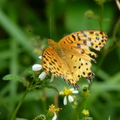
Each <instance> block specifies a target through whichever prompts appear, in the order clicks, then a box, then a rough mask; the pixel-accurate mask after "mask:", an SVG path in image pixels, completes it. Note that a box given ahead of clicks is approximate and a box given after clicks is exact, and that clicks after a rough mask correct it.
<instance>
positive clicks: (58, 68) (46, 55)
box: [42, 47, 78, 88]
mask: <svg viewBox="0 0 120 120" xmlns="http://www.w3.org/2000/svg"><path fill="white" fill-rule="evenodd" d="M58 52H59V53H60V52H61V51H60V49H57V50H56V49H54V47H48V48H47V49H45V51H44V52H43V55H42V67H43V69H44V71H45V72H46V73H47V74H49V73H52V74H53V75H54V77H57V76H60V77H62V78H64V79H65V81H66V82H67V83H68V84H71V82H70V81H71V80H72V79H73V76H72V74H71V71H70V66H69V65H68V64H67V62H66V57H64V56H63V54H62V53H61V55H60V54H58ZM72 84H74V86H76V88H77V87H78V85H77V84H76V81H73V83H72Z"/></svg>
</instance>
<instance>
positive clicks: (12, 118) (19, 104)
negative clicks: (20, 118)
mask: <svg viewBox="0 0 120 120" xmlns="http://www.w3.org/2000/svg"><path fill="white" fill-rule="evenodd" d="M28 91H29V89H26V91H25V93H24V94H23V96H22V99H21V100H20V102H19V103H18V105H17V107H16V109H15V111H14V113H13V115H12V117H11V120H14V119H15V117H16V114H17V112H18V110H19V108H20V106H21V105H22V103H23V100H24V98H25V96H26V95H27V93H28Z"/></svg>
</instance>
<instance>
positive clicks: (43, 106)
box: [0, 0, 120, 120]
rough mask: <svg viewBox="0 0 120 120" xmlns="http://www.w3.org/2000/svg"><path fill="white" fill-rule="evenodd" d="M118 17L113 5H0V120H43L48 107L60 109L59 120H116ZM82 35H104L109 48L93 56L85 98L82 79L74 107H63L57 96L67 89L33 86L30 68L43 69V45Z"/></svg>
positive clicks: (67, 0)
mask: <svg viewBox="0 0 120 120" xmlns="http://www.w3.org/2000/svg"><path fill="white" fill-rule="evenodd" d="M119 12H120V11H119V7H118V6H117V4H116V2H115V0H0V77H1V80H0V120H14V119H15V118H17V119H16V120H32V119H34V120H44V119H46V116H45V115H46V114H47V117H48V118H49V115H48V113H49V111H48V109H49V106H50V105H51V104H54V105H55V106H56V108H58V107H59V108H62V109H60V111H59V112H58V114H59V115H58V119H59V120H88V119H89V120H92V119H93V120H119V119H120V16H119V15H120V14H119ZM86 29H96V30H102V31H104V32H106V33H107V34H108V42H107V44H106V46H105V47H104V48H102V49H101V51H100V52H96V53H97V54H98V56H99V57H98V58H97V59H96V61H97V63H92V64H93V66H92V71H93V72H94V73H95V78H94V79H93V82H92V84H91V85H89V90H88V88H87V90H86V91H87V92H88V93H85V95H83V94H84V92H85V91H84V89H83V91H82V86H83V85H84V86H87V85H88V82H87V80H86V79H85V78H81V80H80V81H79V82H78V84H79V86H80V89H79V91H80V92H79V93H78V94H77V95H75V96H76V99H75V102H76V103H75V102H73V103H68V104H67V105H63V96H61V95H60V94H58V91H59V92H60V91H61V90H63V88H64V86H66V87H71V86H68V85H67V84H66V83H65V82H64V80H63V79H61V78H59V77H58V78H55V80H54V81H53V82H52V83H50V82H49V81H50V77H47V78H46V79H45V80H43V81H39V80H38V79H37V80H36V79H35V78H36V76H35V74H34V73H33V72H32V65H33V64H36V63H37V64H40V63H41V61H40V59H38V56H40V55H42V52H43V50H44V49H45V48H46V47H47V39H53V40H55V41H59V40H60V39H61V38H62V37H63V36H65V35H67V34H70V33H72V32H75V31H80V30H86ZM8 74H12V75H8ZM5 75H7V76H5ZM4 76H5V77H4ZM33 78H34V79H33ZM86 95H87V96H86ZM84 109H87V110H88V111H87V110H84ZM56 111H57V110H56ZM83 112H84V113H89V118H85V117H84V116H83V114H82V113H83ZM49 114H50V113H49ZM50 115H51V114H50ZM37 116H38V117H39V118H38V117H37ZM52 116H53V114H52Z"/></svg>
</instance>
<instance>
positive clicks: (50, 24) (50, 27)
mask: <svg viewBox="0 0 120 120" xmlns="http://www.w3.org/2000/svg"><path fill="white" fill-rule="evenodd" d="M49 22H50V23H49V29H50V38H52V18H51V17H50V18H49Z"/></svg>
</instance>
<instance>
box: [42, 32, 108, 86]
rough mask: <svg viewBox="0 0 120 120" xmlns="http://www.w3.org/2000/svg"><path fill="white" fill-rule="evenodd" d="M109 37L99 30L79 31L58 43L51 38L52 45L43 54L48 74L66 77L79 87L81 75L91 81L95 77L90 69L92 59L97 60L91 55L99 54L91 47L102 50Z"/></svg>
mask: <svg viewBox="0 0 120 120" xmlns="http://www.w3.org/2000/svg"><path fill="white" fill-rule="evenodd" d="M107 39H108V37H107V35H106V34H105V33H104V32H102V31H98V30H84V31H78V32H75V33H72V34H70V35H67V36H65V37H63V38H62V39H61V40H60V41H59V42H58V43H57V42H54V41H53V40H51V39H49V40H48V44H49V45H50V47H48V48H46V49H45V50H44V52H43V55H42V66H43V69H44V71H45V72H46V73H47V74H49V73H52V74H53V75H54V77H57V76H60V77H62V78H64V80H65V81H66V82H67V83H68V84H71V85H73V87H74V88H78V85H77V83H76V82H77V81H78V80H79V78H81V76H83V77H85V78H86V79H87V80H88V81H89V82H91V81H92V78H93V77H94V73H93V72H92V71H91V70H90V68H91V61H95V60H94V59H93V58H91V57H90V56H94V57H97V54H95V53H94V52H91V51H90V50H89V48H90V47H91V48H93V49H95V50H100V49H101V48H102V47H103V46H104V45H105V44H106V41H107Z"/></svg>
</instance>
